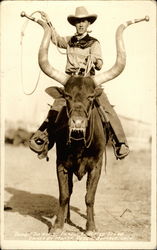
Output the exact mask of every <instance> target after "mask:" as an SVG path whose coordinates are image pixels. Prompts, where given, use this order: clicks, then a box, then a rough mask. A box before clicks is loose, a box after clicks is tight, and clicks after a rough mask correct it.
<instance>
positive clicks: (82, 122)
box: [69, 116, 88, 140]
mask: <svg viewBox="0 0 157 250" xmlns="http://www.w3.org/2000/svg"><path fill="white" fill-rule="evenodd" d="M87 122H88V121H87V118H85V117H80V116H71V117H70V118H69V139H70V140H71V139H73V140H85V134H86V127H87Z"/></svg>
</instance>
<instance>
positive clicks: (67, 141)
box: [46, 76, 106, 232]
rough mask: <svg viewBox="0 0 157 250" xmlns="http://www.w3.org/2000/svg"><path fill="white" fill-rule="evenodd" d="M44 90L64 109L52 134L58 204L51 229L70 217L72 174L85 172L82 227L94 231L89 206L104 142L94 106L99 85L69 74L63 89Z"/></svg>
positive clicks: (78, 174)
mask: <svg viewBox="0 0 157 250" xmlns="http://www.w3.org/2000/svg"><path fill="white" fill-rule="evenodd" d="M46 92H47V93H48V94H49V95H51V96H52V97H53V98H60V97H62V98H65V100H66V109H63V112H62V115H61V118H62V119H59V121H58V126H57V127H58V130H59V131H58V133H57V134H56V149H57V176H58V182H59V192H60V196H59V203H60V207H59V212H58V216H57V219H56V222H55V225H54V228H55V229H56V228H59V229H62V228H63V225H64V221H65V219H67V220H68V221H69V220H70V211H69V202H70V196H71V194H72V187H73V181H72V178H73V174H75V175H76V176H77V177H78V179H79V180H81V179H82V177H83V176H84V175H85V174H86V173H87V193H86V197H85V201H86V205H87V224H86V230H87V231H88V232H89V231H95V223H94V214H93V206H94V200H95V193H96V188H97V184H98V181H99V177H100V173H101V167H102V160H103V152H104V149H105V144H106V140H105V137H104V129H103V125H102V121H101V118H100V116H99V113H98V111H97V108H96V105H95V102H96V98H97V97H99V96H100V95H101V94H102V88H97V87H95V83H94V81H93V79H92V78H90V77H75V76H72V77H71V78H69V80H68V81H67V83H66V85H65V87H64V89H63V88H58V87H50V88H48V89H47V90H46ZM63 117H64V119H63ZM60 123H63V124H64V125H65V126H64V128H62V129H60V128H59V127H60V126H61V127H62V125H61V124H60ZM66 124H67V125H68V126H66Z"/></svg>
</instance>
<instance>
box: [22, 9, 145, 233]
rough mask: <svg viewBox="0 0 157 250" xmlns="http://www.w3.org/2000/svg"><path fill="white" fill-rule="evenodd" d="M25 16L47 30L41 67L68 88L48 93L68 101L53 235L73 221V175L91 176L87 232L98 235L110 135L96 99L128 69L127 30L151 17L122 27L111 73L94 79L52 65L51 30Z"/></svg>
mask: <svg viewBox="0 0 157 250" xmlns="http://www.w3.org/2000/svg"><path fill="white" fill-rule="evenodd" d="M38 12H39V13H40V14H41V15H43V19H44V13H43V12H41V11H38ZM21 16H22V17H24V16H25V17H27V18H29V19H30V20H32V21H35V22H37V23H38V24H40V25H41V26H42V27H43V29H44V36H43V39H42V42H41V46H40V49H39V54H38V61H39V66H40V68H41V70H42V71H43V72H44V73H45V74H46V75H48V76H49V77H51V78H52V79H54V80H56V81H58V82H59V83H61V84H62V85H63V86H64V88H58V87H50V88H48V89H46V92H47V93H48V94H49V95H51V96H52V97H53V98H60V97H62V98H65V100H66V109H65V108H63V109H62V111H61V113H60V116H59V118H58V125H59V126H58V133H57V135H56V138H55V139H56V146H57V176H58V182H59V192H60V197H59V211H58V215H57V219H56V221H55V224H54V228H53V229H52V230H51V231H56V230H62V229H63V226H64V222H65V219H67V220H68V221H69V220H70V209H69V202H70V196H71V194H72V187H73V182H72V178H73V174H75V175H76V176H77V177H78V179H79V180H81V178H82V177H83V176H84V175H85V174H86V173H87V193H86V197H85V201H86V205H87V223H86V230H87V233H88V234H90V233H91V232H93V231H95V223H94V212H93V207H94V199H95V193H96V188H97V184H98V181H99V177H100V173H101V167H102V160H103V152H104V150H105V145H106V142H107V134H106V132H105V136H104V130H103V125H102V121H101V118H100V116H99V114H98V110H97V108H96V105H95V104H96V98H97V97H99V96H100V95H101V93H102V89H101V88H100V87H99V86H100V85H101V84H104V83H105V82H108V81H110V80H112V79H114V78H115V77H117V76H118V75H120V73H121V72H122V71H123V70H124V68H125V65H126V53H125V48H124V43H123V36H122V34H123V31H124V30H125V28H127V27H128V26H129V25H130V24H134V23H138V22H141V21H149V17H148V16H146V17H145V18H143V19H135V20H133V21H128V22H126V23H124V24H121V25H120V26H119V27H118V29H117V32H116V48H117V58H116V62H115V64H114V65H113V67H111V69H109V70H108V71H106V72H102V73H100V74H98V75H96V76H93V77H79V76H71V77H70V76H69V75H67V74H64V73H62V72H60V71H58V70H57V69H55V68H54V67H52V66H51V65H50V63H49V60H48V49H49V44H50V39H51V27H50V26H49V25H48V24H47V23H46V22H44V21H42V20H39V19H36V18H34V17H32V15H31V16H27V15H26V14H25V13H24V12H22V13H21Z"/></svg>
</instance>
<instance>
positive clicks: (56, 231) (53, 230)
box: [49, 227, 63, 235]
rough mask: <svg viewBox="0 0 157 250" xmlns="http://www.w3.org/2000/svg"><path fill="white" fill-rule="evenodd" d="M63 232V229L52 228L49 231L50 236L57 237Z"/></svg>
mask: <svg viewBox="0 0 157 250" xmlns="http://www.w3.org/2000/svg"><path fill="white" fill-rule="evenodd" d="M62 232H63V229H62V228H55V227H52V228H51V229H50V231H49V233H50V234H56V235H60V234H61V233H62Z"/></svg>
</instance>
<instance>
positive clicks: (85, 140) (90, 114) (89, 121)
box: [66, 102, 94, 148]
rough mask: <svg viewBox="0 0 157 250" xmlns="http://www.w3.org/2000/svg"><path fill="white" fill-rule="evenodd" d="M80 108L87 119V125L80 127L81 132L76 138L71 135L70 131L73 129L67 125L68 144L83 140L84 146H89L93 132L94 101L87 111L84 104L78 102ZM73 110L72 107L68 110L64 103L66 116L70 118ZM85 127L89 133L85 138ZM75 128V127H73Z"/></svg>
mask: <svg viewBox="0 0 157 250" xmlns="http://www.w3.org/2000/svg"><path fill="white" fill-rule="evenodd" d="M79 105H80V106H81V107H82V108H83V111H84V113H85V115H86V117H85V118H86V120H87V124H88V125H87V127H86V128H85V129H84V128H80V132H81V133H82V136H80V137H78V138H76V137H74V136H72V131H73V129H72V128H71V127H70V126H69V136H68V144H71V143H72V141H83V143H84V146H85V147H86V148H89V146H90V145H91V142H92V139H93V132H94V115H93V112H92V111H93V108H94V102H92V103H91V105H90V107H89V110H88V111H87V110H86V108H85V106H84V105H83V104H82V103H80V104H79ZM73 111H74V108H73V107H72V108H71V109H70V110H69V109H68V107H67V105H66V113H67V117H68V119H70V118H71V114H72V112H73ZM87 128H89V135H88V137H87V138H86V132H87ZM74 130H75V129H74Z"/></svg>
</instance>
